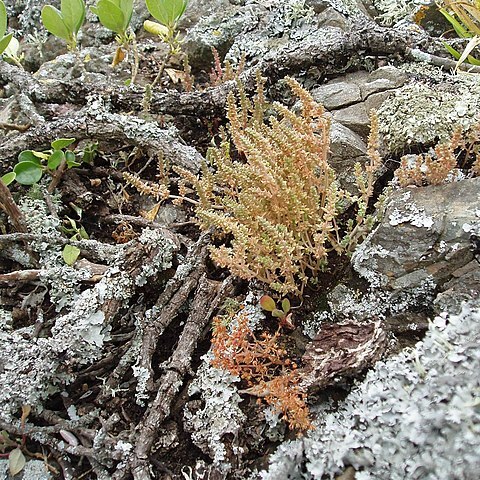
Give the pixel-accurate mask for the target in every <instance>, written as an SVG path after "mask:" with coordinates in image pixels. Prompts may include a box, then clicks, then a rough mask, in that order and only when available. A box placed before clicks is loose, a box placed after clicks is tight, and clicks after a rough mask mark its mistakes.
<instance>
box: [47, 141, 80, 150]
mask: <svg viewBox="0 0 480 480" xmlns="http://www.w3.org/2000/svg"><path fill="white" fill-rule="evenodd" d="M74 141H75V138H58V139H57V140H54V141H53V142H52V144H51V145H52V148H53V149H54V150H61V149H62V148H67V147H68V146H69V145H71V144H72V143H73V142H74Z"/></svg>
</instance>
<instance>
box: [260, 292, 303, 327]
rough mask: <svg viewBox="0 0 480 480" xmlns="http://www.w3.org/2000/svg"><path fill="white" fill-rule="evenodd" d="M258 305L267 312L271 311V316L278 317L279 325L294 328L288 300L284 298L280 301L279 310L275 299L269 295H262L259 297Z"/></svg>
mask: <svg viewBox="0 0 480 480" xmlns="http://www.w3.org/2000/svg"><path fill="white" fill-rule="evenodd" d="M260 306H261V307H262V308H263V309H264V310H266V311H267V312H271V313H272V317H276V318H278V320H279V321H280V326H282V327H287V328H289V329H292V330H293V329H294V328H295V325H294V324H293V322H292V314H291V313H289V312H290V301H289V300H288V298H284V299H283V300H282V303H281V310H280V309H279V308H277V305H276V303H275V300H274V299H273V298H272V297H270V296H269V295H264V296H263V297H262V298H261V299H260Z"/></svg>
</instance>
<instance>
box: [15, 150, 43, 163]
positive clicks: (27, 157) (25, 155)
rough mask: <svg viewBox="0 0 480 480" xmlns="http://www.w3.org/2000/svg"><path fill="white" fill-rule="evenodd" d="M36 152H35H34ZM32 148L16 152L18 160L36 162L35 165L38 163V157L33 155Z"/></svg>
mask: <svg viewBox="0 0 480 480" xmlns="http://www.w3.org/2000/svg"><path fill="white" fill-rule="evenodd" d="M35 153H36V152H35ZM35 153H34V152H33V150H23V151H22V152H20V153H19V154H18V161H19V162H32V163H36V164H37V165H40V164H41V162H40V159H39V158H38V155H35Z"/></svg>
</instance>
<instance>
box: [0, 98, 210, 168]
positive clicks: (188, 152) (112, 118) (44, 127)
mask: <svg viewBox="0 0 480 480" xmlns="http://www.w3.org/2000/svg"><path fill="white" fill-rule="evenodd" d="M61 137H74V138H76V139H77V140H82V139H92V140H99V141H102V140H108V141H109V142H117V143H118V142H122V143H124V144H125V145H135V146H138V147H141V148H144V149H145V150H146V151H147V152H149V154H150V155H157V154H159V153H160V154H162V155H163V157H164V159H165V161H168V162H169V163H170V164H171V165H178V166H181V167H183V168H186V169H188V170H191V171H194V172H197V171H198V170H199V168H200V165H201V163H202V161H203V157H202V156H201V155H200V154H199V153H198V152H197V151H196V150H195V149H194V148H192V147H189V146H187V145H185V144H184V143H182V142H181V141H180V140H179V139H178V138H175V137H174V136H173V135H172V134H171V132H169V131H168V130H164V129H162V128H160V127H159V126H158V125H157V123H156V122H147V121H145V120H142V119H140V118H138V117H132V116H128V115H121V114H117V113H110V112H108V111H107V110H106V109H105V108H104V107H103V106H101V105H94V106H92V107H91V108H89V107H85V108H84V109H81V110H80V111H77V112H72V113H69V114H68V115H67V116H65V117H62V118H60V119H58V120H52V121H50V122H45V123H43V124H41V125H39V126H37V127H35V128H32V129H30V130H29V131H28V132H25V133H22V134H20V135H17V136H15V137H12V138H11V139H7V141H5V142H4V143H3V144H2V145H0V158H2V160H3V162H6V161H8V160H12V159H13V158H14V157H16V156H17V155H18V154H19V153H20V152H21V151H22V150H27V149H37V150H38V149H42V148H48V147H49V144H50V142H52V141H53V140H55V139H57V138H61Z"/></svg>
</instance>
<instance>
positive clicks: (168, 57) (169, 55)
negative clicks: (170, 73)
mask: <svg viewBox="0 0 480 480" xmlns="http://www.w3.org/2000/svg"><path fill="white" fill-rule="evenodd" d="M171 56H172V48H171V47H170V50H169V51H168V54H167V55H166V56H165V58H164V59H163V62H162V64H161V65H160V68H159V69H158V73H157V76H156V77H155V80H154V81H153V82H152V88H154V87H155V86H156V85H157V83H158V82H159V81H160V79H161V78H162V75H163V71H164V70H165V66H166V65H167V62H168V61H169V60H170V57H171Z"/></svg>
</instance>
